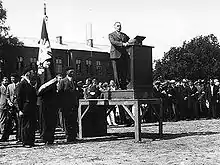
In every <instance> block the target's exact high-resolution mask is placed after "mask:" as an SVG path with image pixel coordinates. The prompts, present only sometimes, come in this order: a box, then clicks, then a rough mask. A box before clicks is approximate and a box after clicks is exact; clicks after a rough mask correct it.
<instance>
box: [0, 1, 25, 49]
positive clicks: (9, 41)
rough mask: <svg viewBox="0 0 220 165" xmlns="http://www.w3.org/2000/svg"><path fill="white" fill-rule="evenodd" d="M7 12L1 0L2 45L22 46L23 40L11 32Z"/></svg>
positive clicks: (0, 37)
mask: <svg viewBox="0 0 220 165" xmlns="http://www.w3.org/2000/svg"><path fill="white" fill-rule="evenodd" d="M6 19H7V13H6V9H4V7H3V3H2V1H1V0H0V47H7V46H20V45H23V44H22V42H20V41H19V40H18V38H17V37H14V36H12V35H10V34H9V30H10V28H9V26H6V25H5V23H6Z"/></svg>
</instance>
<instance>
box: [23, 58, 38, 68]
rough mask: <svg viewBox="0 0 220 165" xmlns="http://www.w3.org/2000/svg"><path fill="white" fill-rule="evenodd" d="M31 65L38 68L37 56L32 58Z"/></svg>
mask: <svg viewBox="0 0 220 165" xmlns="http://www.w3.org/2000/svg"><path fill="white" fill-rule="evenodd" d="M22 61H23V60H22ZM30 67H31V68H32V69H34V70H37V58H36V57H31V58H30Z"/></svg>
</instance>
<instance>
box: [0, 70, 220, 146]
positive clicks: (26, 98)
mask: <svg viewBox="0 0 220 165" xmlns="http://www.w3.org/2000/svg"><path fill="white" fill-rule="evenodd" d="M74 75H75V73H74V69H73V68H70V67H69V68H67V69H66V76H65V77H62V76H61V75H59V74H58V75H57V76H56V77H55V78H53V79H51V80H50V81H48V82H46V83H44V84H43V85H41V86H39V85H38V77H37V74H36V73H35V72H34V70H33V69H31V68H27V69H25V70H24V72H23V75H22V76H21V77H18V76H17V75H16V74H11V76H10V79H8V78H7V77H3V79H2V81H1V86H0V133H1V134H2V136H1V139H0V141H1V142H5V141H8V140H9V136H10V135H11V134H12V133H13V131H14V132H16V140H17V142H18V143H22V144H23V146H25V147H32V146H34V143H35V132H36V131H39V132H40V137H41V139H42V142H43V143H45V144H53V143H54V134H55V129H56V127H58V126H59V127H61V128H62V129H63V130H64V131H65V134H66V141H67V142H75V141H76V137H77V132H78V130H77V128H78V127H77V126H78V124H77V116H78V115H77V109H78V103H79V101H78V100H79V99H98V98H104V93H106V92H109V91H115V90H117V85H116V83H115V82H114V80H111V81H110V82H99V81H98V80H97V79H95V78H93V79H91V78H87V79H86V80H85V83H84V82H83V81H76V80H75V78H74ZM219 84H220V83H219V81H218V80H217V79H210V80H209V81H204V80H201V79H199V80H197V81H194V82H193V81H191V80H187V79H183V80H182V81H175V80H169V81H168V80H167V81H163V82H162V81H154V83H153V90H152V97H154V98H161V99H162V103H163V120H164V121H178V120H192V119H199V118H218V117H220V111H219V108H220V85H219ZM141 110H142V111H141V115H142V119H143V120H142V121H143V122H154V121H157V118H156V114H155V112H156V111H159V107H158V106H157V105H156V106H154V107H153V106H151V105H142V106H141ZM107 114H108V116H107V124H108V125H118V124H124V125H132V124H133V120H132V119H131V118H130V117H129V115H128V114H127V113H126V112H125V111H124V110H123V107H121V106H112V107H109V109H108V110H107Z"/></svg>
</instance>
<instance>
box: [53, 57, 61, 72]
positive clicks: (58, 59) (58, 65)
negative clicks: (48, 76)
mask: <svg viewBox="0 0 220 165" xmlns="http://www.w3.org/2000/svg"><path fill="white" fill-rule="evenodd" d="M55 65H56V73H57V74H62V72H63V60H62V59H60V58H57V59H56V60H55Z"/></svg>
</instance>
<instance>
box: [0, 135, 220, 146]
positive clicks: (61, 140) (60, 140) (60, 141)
mask: <svg viewBox="0 0 220 165" xmlns="http://www.w3.org/2000/svg"><path fill="white" fill-rule="evenodd" d="M214 134H220V132H187V133H176V134H171V133H164V134H163V137H161V138H160V137H159V134H158V133H142V134H141V138H142V140H143V141H144V140H146V139H148V140H151V141H154V140H170V139H176V138H181V137H188V136H208V135H214ZM131 139H133V140H134V132H123V133H108V134H107V135H105V136H99V137H85V138H83V139H81V140H77V141H75V142H72V143H67V142H66V140H65V134H64V133H56V135H55V143H54V144H53V145H48V146H45V145H44V143H42V142H41V140H40V138H39V137H38V136H36V141H35V147H33V148H42V147H55V146H57V145H70V144H73V145H74V144H75V145H77V144H80V143H89V142H105V141H119V140H120V141H121V140H131ZM9 148H23V146H22V144H16V143H15V141H8V142H1V143H0V149H9ZM27 149H31V148H27Z"/></svg>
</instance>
